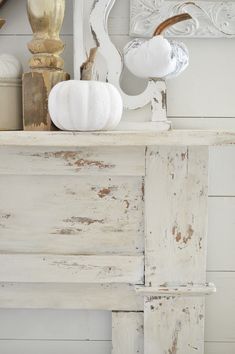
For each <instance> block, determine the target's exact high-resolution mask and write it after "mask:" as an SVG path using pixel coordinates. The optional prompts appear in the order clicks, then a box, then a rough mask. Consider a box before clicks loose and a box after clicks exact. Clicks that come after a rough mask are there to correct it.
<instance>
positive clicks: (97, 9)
mask: <svg viewBox="0 0 235 354" xmlns="http://www.w3.org/2000/svg"><path fill="white" fill-rule="evenodd" d="M115 2H116V0H79V1H78V0H75V1H74V38H75V39H74V51H75V55H74V59H75V60H74V61H75V78H76V79H80V67H81V65H82V64H83V63H84V61H85V60H86V59H87V57H88V56H89V52H90V49H91V48H93V47H97V46H98V52H97V53H98V54H97V58H96V62H95V70H94V79H96V80H102V81H106V82H110V83H111V84H113V85H115V86H116V87H117V88H118V90H119V91H120V93H121V95H122V98H123V102H124V107H125V109H127V110H137V109H142V108H143V107H144V106H146V105H148V104H150V105H151V111H152V117H151V119H150V121H151V123H152V124H153V122H154V125H155V127H157V128H159V130H168V129H169V128H170V122H169V121H167V117H166V85H165V82H164V81H161V80H158V81H154V80H150V81H149V84H148V86H147V88H146V89H145V90H144V91H143V92H142V93H141V94H139V95H135V96H131V95H128V94H126V93H125V92H124V91H123V89H122V88H121V85H120V80H121V74H122V71H123V55H122V53H120V52H119V51H118V49H117V48H116V47H115V45H114V44H113V43H112V41H111V39H110V37H109V33H108V17H109V14H110V11H111V9H112V7H113V5H114V4H115Z"/></svg>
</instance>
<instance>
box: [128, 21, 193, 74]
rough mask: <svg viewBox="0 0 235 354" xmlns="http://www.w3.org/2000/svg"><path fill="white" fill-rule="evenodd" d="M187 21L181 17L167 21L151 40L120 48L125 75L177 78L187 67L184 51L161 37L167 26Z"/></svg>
mask: <svg viewBox="0 0 235 354" xmlns="http://www.w3.org/2000/svg"><path fill="white" fill-rule="evenodd" d="M188 19H191V16H190V15H188V14H181V15H177V16H173V17H172V18H170V19H167V20H166V21H164V22H163V23H162V24H160V25H159V26H158V28H157V29H156V31H155V33H154V37H153V38H151V39H149V40H145V39H140V38H137V39H134V40H133V41H131V42H129V43H128V44H127V45H126V47H125V48H124V60H125V64H126V66H127V68H128V69H129V71H130V72H131V73H132V74H134V75H135V76H137V77H141V78H169V77H175V76H178V75H179V74H180V73H181V72H183V71H184V70H185V69H186V68H187V66H188V63H189V55H188V50H187V47H186V46H185V45H184V44H183V43H181V42H176V41H168V40H167V39H165V38H164V37H163V35H162V34H161V33H162V32H163V31H164V30H166V29H167V28H168V27H169V26H171V25H173V24H175V23H178V22H180V21H184V20H188Z"/></svg>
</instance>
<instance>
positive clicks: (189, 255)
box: [143, 146, 208, 354]
mask: <svg viewBox="0 0 235 354" xmlns="http://www.w3.org/2000/svg"><path fill="white" fill-rule="evenodd" d="M207 179H208V149H207V148H206V147H196V148H195V147H194V148H192V147H187V146H186V147H178V148H177V147H174V149H172V148H169V147H161V148H158V147H149V148H148V150H147V172H146V185H145V201H146V206H145V208H146V212H145V213H146V243H145V285H146V286H147V287H148V288H147V290H146V291H144V289H143V295H144V300H145V342H144V343H145V353H148V354H156V352H157V353H159V354H164V353H169V354H176V353H184V354H191V353H193V352H194V350H195V351H197V353H199V354H203V352H204V312H205V308H204V305H205V300H204V296H205V294H207V290H208V285H207V284H206V234H207ZM158 200H160V201H161V203H159V202H158ZM179 284H180V287H179ZM195 287H196V289H197V291H196V292H197V293H198V292H199V294H197V295H199V296H197V297H195ZM151 288H152V289H151ZM182 288H185V290H182ZM154 290H156V293H155V294H154ZM167 290H168V291H167ZM187 290H189V291H187ZM198 290H199V291H198ZM161 291H162V294H161ZM168 292H169V294H167V293H168ZM189 293H191V294H189Z"/></svg>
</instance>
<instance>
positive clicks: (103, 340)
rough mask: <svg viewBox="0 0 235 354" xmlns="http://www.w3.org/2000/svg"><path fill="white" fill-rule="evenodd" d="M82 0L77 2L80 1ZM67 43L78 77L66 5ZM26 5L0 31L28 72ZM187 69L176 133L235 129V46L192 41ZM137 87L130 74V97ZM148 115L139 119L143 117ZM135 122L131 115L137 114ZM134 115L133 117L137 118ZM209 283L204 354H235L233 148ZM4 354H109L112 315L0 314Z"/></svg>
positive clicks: (124, 20)
mask: <svg viewBox="0 0 235 354" xmlns="http://www.w3.org/2000/svg"><path fill="white" fill-rule="evenodd" d="M76 1H80V0H76ZM66 2H67V6H66V17H65V21H64V26H63V35H62V38H63V40H64V41H65V43H66V49H65V53H64V58H65V68H66V70H67V71H68V72H69V73H72V72H73V23H72V22H73V21H72V19H73V10H72V0H66ZM25 5H26V0H8V3H7V4H6V5H5V6H4V8H3V9H2V10H1V16H2V17H5V18H6V19H7V21H8V22H7V26H5V27H4V28H3V29H2V30H1V32H0V52H1V53H4V52H7V53H12V54H15V55H16V56H18V58H19V59H20V60H21V61H22V63H23V66H24V69H25V70H27V61H28V59H29V57H30V54H29V52H28V51H27V48H26V44H27V42H28V41H29V40H30V37H31V30H30V27H29V25H28V21H27V17H26V12H25ZM128 23H129V1H128V0H117V1H116V5H115V7H114V9H113V11H112V13H111V17H110V33H111V34H112V39H113V41H114V42H115V43H116V45H117V46H118V47H120V48H122V46H123V45H124V44H125V43H127V42H128V40H129V38H128ZM186 42H187V44H188V46H189V49H190V57H191V64H190V68H189V69H188V70H187V71H186V72H185V73H184V74H183V75H182V76H181V77H180V78H178V79H176V80H174V81H171V82H169V83H168V107H169V115H170V117H171V119H172V121H173V123H174V127H175V128H204V129H208V128H212V129H213V128H214V129H222V128H224V129H234V130H235V104H234V98H235V85H234V78H235V65H234V56H235V40H226V39H220V40H187V41H186ZM144 85H145V82H140V81H138V80H136V79H135V78H133V77H132V76H131V75H129V74H128V73H127V74H126V75H124V80H123V86H124V87H125V89H126V90H127V91H129V92H131V93H135V92H138V91H140V90H141V88H142V87H143V86H144ZM145 115H146V113H144V112H143V114H142V115H140V116H139V117H138V119H139V120H144V119H146V117H145ZM132 116H133V117H134V115H132ZM133 117H132V119H133ZM209 196H210V198H209V255H208V280H209V281H214V282H215V283H216V285H217V288H218V292H217V294H216V295H214V296H212V297H210V298H208V299H207V320H206V353H205V354H234V353H235V148H233V147H221V148H212V149H211V151H210V180H209ZM0 353H1V354H65V353H66V354H75V353H76V354H78V353H79V354H110V353H111V314H110V313H108V312H101V311H96V312H87V311H51V310H43V311H42V310H40V311H23V310H0Z"/></svg>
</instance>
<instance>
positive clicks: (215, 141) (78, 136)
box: [0, 129, 235, 147]
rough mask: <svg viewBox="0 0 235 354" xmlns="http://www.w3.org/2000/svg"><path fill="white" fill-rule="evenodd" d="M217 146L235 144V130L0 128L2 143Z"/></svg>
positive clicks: (70, 145)
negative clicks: (81, 130)
mask: <svg viewBox="0 0 235 354" xmlns="http://www.w3.org/2000/svg"><path fill="white" fill-rule="evenodd" d="M151 145H158V146H160V145H163V146H215V145H235V132H229V131H211V130H208V131H206V130H172V131H168V132H167V131H166V132H157V131H154V130H153V129H152V130H149V131H147V130H146V131H109V132H105V131H104V132H83V133H81V132H23V131H15V132H9V131H8V132H0V146H54V147H56V146H57V147H58V146H64V147H79V146H84V147H87V146H151Z"/></svg>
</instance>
